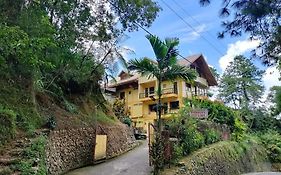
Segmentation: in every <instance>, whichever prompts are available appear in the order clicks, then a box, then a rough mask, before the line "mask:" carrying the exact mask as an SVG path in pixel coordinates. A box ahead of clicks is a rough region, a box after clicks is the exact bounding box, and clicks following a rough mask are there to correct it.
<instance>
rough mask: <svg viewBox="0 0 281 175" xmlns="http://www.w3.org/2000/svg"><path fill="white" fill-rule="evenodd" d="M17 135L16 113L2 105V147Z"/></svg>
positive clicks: (0, 113)
mask: <svg viewBox="0 0 281 175" xmlns="http://www.w3.org/2000/svg"><path fill="white" fill-rule="evenodd" d="M15 134H16V113H15V112H14V111H13V110H10V109H6V108H4V107H3V106H1V104H0V145H2V144H4V143H5V142H6V141H7V140H9V139H12V138H13V137H14V136H15Z"/></svg>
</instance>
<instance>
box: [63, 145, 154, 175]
mask: <svg viewBox="0 0 281 175" xmlns="http://www.w3.org/2000/svg"><path fill="white" fill-rule="evenodd" d="M151 170H152V169H151V167H150V166H149V164H148V146H147V141H144V142H143V143H142V145H141V146H139V147H137V148H135V149H134V150H131V151H130V152H128V153H125V154H124V155H122V156H120V157H117V158H114V159H112V160H108V161H106V162H104V163H101V164H98V165H93V166H88V167H85V168H80V169H76V170H74V171H71V172H69V173H67V174H66V175H149V174H150V172H151Z"/></svg>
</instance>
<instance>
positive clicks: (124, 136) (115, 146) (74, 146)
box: [46, 124, 136, 175]
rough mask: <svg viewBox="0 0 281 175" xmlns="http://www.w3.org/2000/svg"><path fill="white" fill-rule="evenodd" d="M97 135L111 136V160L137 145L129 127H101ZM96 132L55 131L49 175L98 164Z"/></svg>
mask: <svg viewBox="0 0 281 175" xmlns="http://www.w3.org/2000/svg"><path fill="white" fill-rule="evenodd" d="M97 134H105V135H107V158H111V157H114V156H117V155H119V154H122V153H124V152H126V151H128V150H130V149H131V148H132V147H134V145H135V144H136V141H135V138H134V135H133V131H132V129H130V128H129V127H127V126H126V125H122V124H118V125H114V126H103V125H99V126H97ZM94 146H95V129H94V128H92V127H90V128H78V129H67V130H57V131H51V132H50V133H49V138H48V143H47V146H46V164H47V169H48V174H50V175H59V174H63V173H66V172H68V171H69V170H72V169H75V168H79V167H83V166H86V165H90V164H93V163H94V156H93V155H94Z"/></svg>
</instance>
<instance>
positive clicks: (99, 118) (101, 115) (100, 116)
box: [96, 110, 115, 124]
mask: <svg viewBox="0 0 281 175" xmlns="http://www.w3.org/2000/svg"><path fill="white" fill-rule="evenodd" d="M96 118H97V121H98V122H100V123H107V124H113V123H115V120H114V118H111V117H110V116H107V115H106V114H105V113H104V112H103V111H101V110H98V111H97V113H96Z"/></svg>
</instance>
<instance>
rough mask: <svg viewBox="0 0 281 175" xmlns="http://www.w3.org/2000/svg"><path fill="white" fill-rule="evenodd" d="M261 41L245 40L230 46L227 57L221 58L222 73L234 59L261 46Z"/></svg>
mask: <svg viewBox="0 0 281 175" xmlns="http://www.w3.org/2000/svg"><path fill="white" fill-rule="evenodd" d="M259 43H260V41H259V40H244V41H237V42H236V43H233V44H229V45H228V49H227V52H226V55H224V56H223V57H221V58H220V60H219V64H220V68H221V69H222V71H224V70H225V69H226V67H227V66H228V64H229V63H230V62H231V61H233V58H234V57H235V56H237V55H241V54H244V53H246V52H248V51H251V50H252V49H254V48H256V47H257V46H258V45H259Z"/></svg>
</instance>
